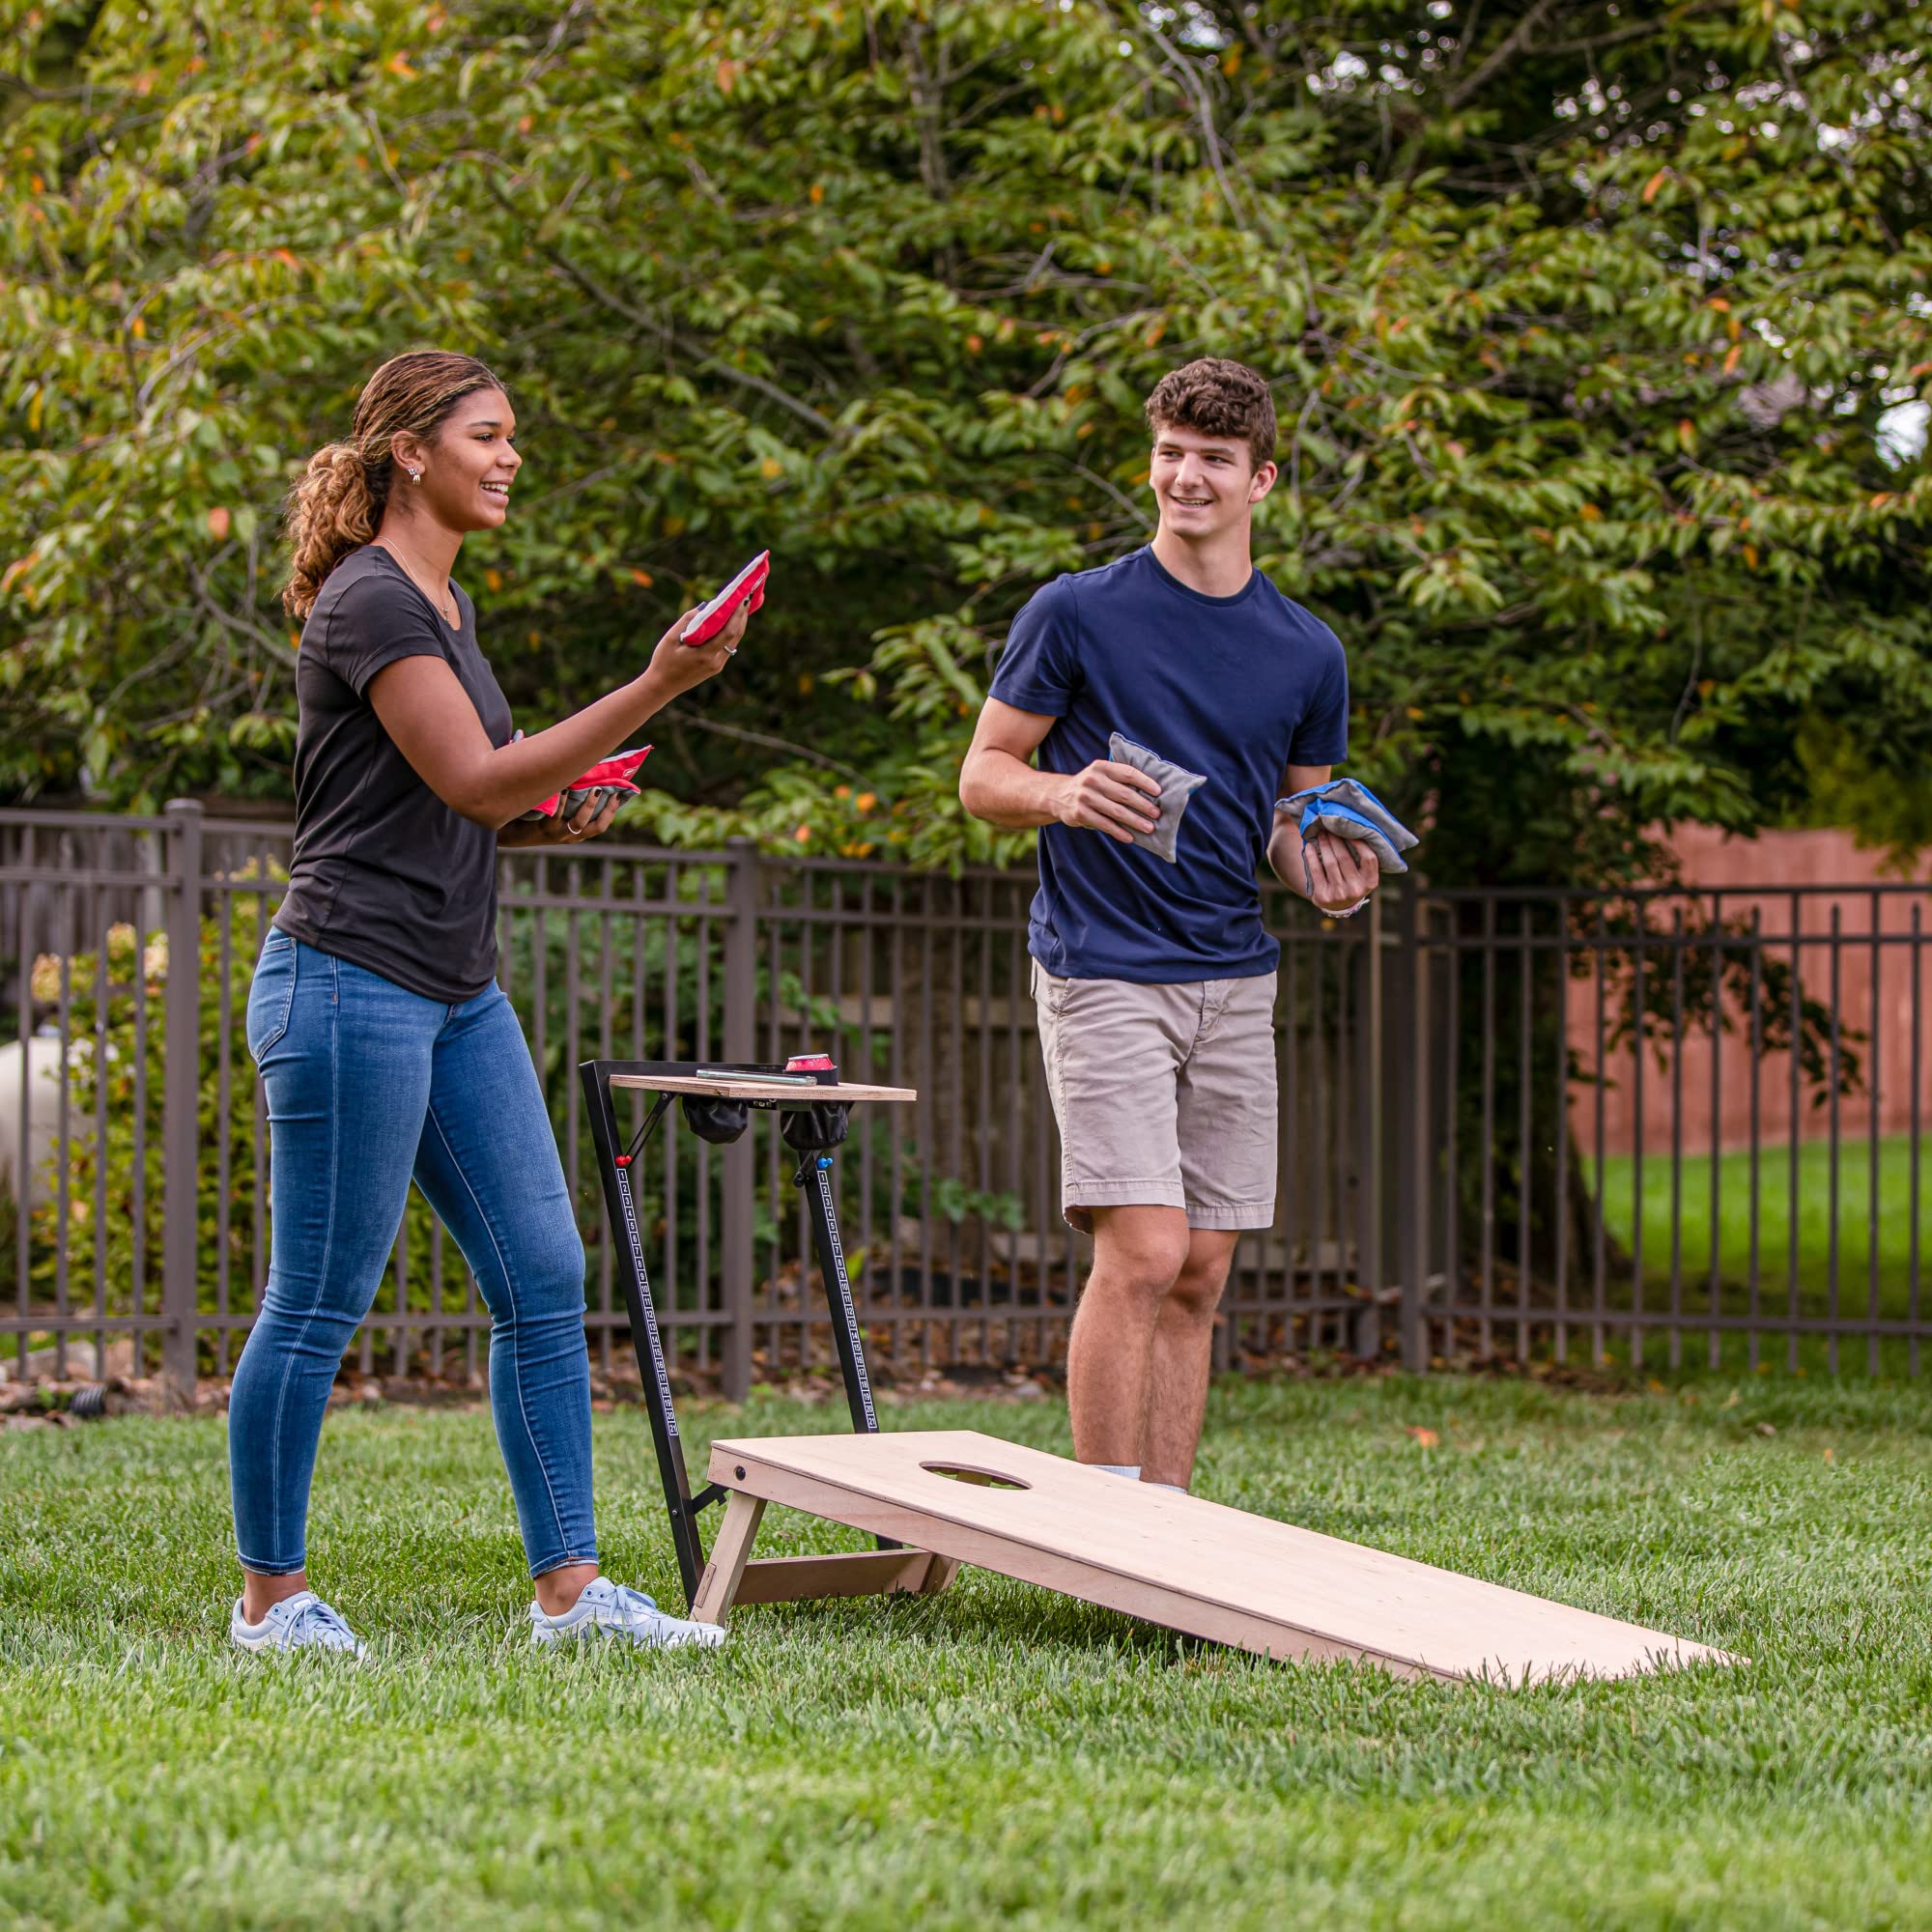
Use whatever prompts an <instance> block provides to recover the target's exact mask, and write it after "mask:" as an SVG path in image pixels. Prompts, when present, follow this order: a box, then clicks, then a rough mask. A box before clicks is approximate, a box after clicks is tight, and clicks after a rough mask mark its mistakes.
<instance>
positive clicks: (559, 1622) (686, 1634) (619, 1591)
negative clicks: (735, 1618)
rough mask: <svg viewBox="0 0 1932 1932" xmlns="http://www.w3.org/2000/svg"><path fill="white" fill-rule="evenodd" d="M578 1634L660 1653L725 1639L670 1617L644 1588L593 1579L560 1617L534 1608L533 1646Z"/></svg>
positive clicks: (713, 1628)
mask: <svg viewBox="0 0 1932 1932" xmlns="http://www.w3.org/2000/svg"><path fill="white" fill-rule="evenodd" d="M573 1636H622V1637H629V1638H630V1640H631V1641H632V1642H633V1643H641V1644H647V1645H649V1646H650V1647H651V1648H652V1649H655V1650H680V1649H684V1648H687V1647H688V1648H691V1649H696V1650H716V1649H717V1648H718V1646H719V1645H720V1644H721V1643H723V1642H724V1641H725V1628H724V1626H723V1625H722V1624H694V1623H687V1622H686V1621H685V1620H684V1618H682V1617H668V1616H666V1615H665V1613H664V1612H663V1611H662V1610H661V1609H659V1608H658V1606H657V1605H656V1604H654V1603H653V1602H652V1601H651V1600H650V1598H648V1597H647V1596H645V1595H644V1593H643V1592H642V1591H641V1590H632V1589H627V1588H626V1587H625V1586H624V1585H623V1584H622V1583H613V1582H611V1579H610V1577H592V1578H591V1580H590V1581H589V1582H588V1583H586V1584H584V1586H583V1594H582V1596H581V1597H579V1598H578V1600H577V1601H576V1603H574V1604H573V1605H571V1606H570V1608H569V1609H567V1610H565V1611H564V1613H563V1614H562V1616H560V1617H552V1616H546V1615H545V1614H544V1610H543V1606H542V1605H539V1604H532V1605H530V1641H531V1642H532V1643H540V1644H541V1643H561V1642H562V1641H563V1640H564V1638H566V1637H573Z"/></svg>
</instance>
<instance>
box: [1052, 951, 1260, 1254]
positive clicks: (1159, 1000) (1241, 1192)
mask: <svg viewBox="0 0 1932 1932" xmlns="http://www.w3.org/2000/svg"><path fill="white" fill-rule="evenodd" d="M1033 992H1034V999H1035V1000H1036V1002H1037V1005H1038V1008H1039V1038H1040V1048H1041V1051H1042V1053H1043V1055H1044V1057H1045V1060H1046V1086H1047V1092H1048V1093H1049V1094H1051V1095H1052V1096H1053V1111H1054V1115H1055V1118H1056V1119H1057V1120H1058V1121H1059V1122H1060V1142H1061V1149H1062V1154H1061V1207H1062V1209H1063V1211H1064V1212H1065V1215H1066V1218H1067V1220H1068V1221H1069V1222H1071V1223H1072V1225H1073V1226H1074V1227H1076V1228H1078V1229H1080V1230H1082V1231H1083V1232H1088V1231H1091V1229H1092V1227H1093V1215H1092V1214H1091V1213H1090V1212H1088V1211H1087V1210H1089V1209H1090V1208H1119V1207H1126V1206H1142V1205H1147V1206H1154V1207H1162V1208H1185V1209H1186V1210H1187V1224H1188V1226H1189V1227H1191V1228H1267V1227H1271V1226H1273V1224H1274V1184H1275V1124H1276V1112H1277V1110H1276V1101H1275V1077H1274V975H1273V974H1272V973H1268V974H1264V975H1263V976H1261V977H1259V978H1256V979H1249V980H1192V981H1189V982H1187V983H1184V984H1180V985H1172V986H1142V985H1136V984H1134V983H1133V982H1131V981H1129V980H1060V979H1056V978H1055V977H1054V976H1053V975H1052V974H1051V973H1049V972H1048V971H1047V970H1046V969H1045V968H1044V967H1043V966H1041V965H1040V964H1039V963H1038V962H1037V961H1035V962H1034V968H1033Z"/></svg>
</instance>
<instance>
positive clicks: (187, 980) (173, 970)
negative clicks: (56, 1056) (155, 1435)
mask: <svg viewBox="0 0 1932 1932" xmlns="http://www.w3.org/2000/svg"><path fill="white" fill-rule="evenodd" d="M166 817H167V821H168V834H167V838H168V883H167V884H166V886H165V887H164V888H163V893H164V901H165V904H166V907H167V938H168V988H167V998H166V1001H165V1004H164V1006H163V1008H162V1026H163V1037H164V1039H165V1041H166V1048H167V1072H166V1082H165V1085H164V1087H163V1089H162V1097H161V1201H162V1222H163V1230H162V1236H161V1324H162V1326H161V1383H162V1386H163V1388H164V1389H165V1391H166V1393H167V1396H168V1398H169V1400H170V1401H173V1402H179V1403H184V1404H187V1403H192V1402H193V1401H194V1375H195V1357H196V1345H197V1343H198V1342H199V1340H200V1336H199V1334H198V1332H197V1330H196V1326H195V1315H196V1312H197V1301H198V1295H197V1293H196V1288H197V1284H196V1280H195V1274H196V1268H197V1263H198V1256H197V1248H198V1240H197V1236H198V1235H199V1233H200V1223H201V1123H200V1119H199V1113H200V1104H201V807H200V806H199V805H198V804H197V803H196V802H195V801H194V800H193V799H187V798H174V799H170V800H169V801H168V803H167V807H166Z"/></svg>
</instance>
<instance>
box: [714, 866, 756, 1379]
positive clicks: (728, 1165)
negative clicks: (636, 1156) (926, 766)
mask: <svg viewBox="0 0 1932 1932" xmlns="http://www.w3.org/2000/svg"><path fill="white" fill-rule="evenodd" d="M725 905H726V906H727V907H728V908H729V913H730V916H729V918H728V919H727V920H726V921H725V1059H726V1060H727V1061H733V1060H750V1059H752V1058H753V1049H754V1045H755V1042H756V1038H757V1005H758V852H757V847H756V846H755V845H754V844H753V842H752V841H751V840H750V839H749V838H733V839H729V840H727V841H726V856H725ZM722 1167H723V1174H722V1179H723V1181H724V1189H725V1204H724V1205H725V1226H724V1239H723V1242H722V1248H723V1255H722V1259H723V1262H724V1266H725V1352H724V1361H723V1369H724V1384H725V1400H726V1401H727V1402H743V1401H744V1399H745V1398H746V1396H748V1395H749V1394H750V1393H751V1389H752V1268H753V1251H752V1228H753V1214H754V1212H755V1210H756V1206H757V1194H756V1168H755V1162H754V1160H753V1136H752V1135H750V1134H743V1135H741V1136H740V1137H739V1138H738V1139H737V1140H735V1141H733V1142H732V1143H731V1145H730V1146H729V1147H727V1148H726V1149H725V1158H724V1161H723V1163H722Z"/></svg>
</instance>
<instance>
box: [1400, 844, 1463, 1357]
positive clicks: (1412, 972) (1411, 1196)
mask: <svg viewBox="0 0 1932 1932" xmlns="http://www.w3.org/2000/svg"><path fill="white" fill-rule="evenodd" d="M1425 932H1426V925H1425V922H1424V919H1423V912H1422V886H1421V882H1420V881H1419V880H1418V879H1417V878H1416V877H1415V875H1414V874H1413V873H1410V874H1409V877H1408V879H1407V881H1406V884H1405V885H1404V887H1403V889H1402V946H1401V952H1400V957H1401V961H1402V966H1401V970H1400V972H1399V974H1398V976H1397V996H1396V997H1397V1008H1396V1011H1397V1027H1396V1042H1397V1044H1396V1057H1395V1065H1396V1067H1397V1069H1398V1070H1397V1073H1396V1086H1395V1091H1396V1092H1397V1093H1398V1094H1403V1093H1404V1089H1405V1082H1404V1075H1405V1074H1406V1094H1405V1097H1403V1098H1402V1099H1400V1100H1399V1101H1398V1111H1397V1115H1396V1135H1395V1145H1396V1164H1395V1171H1396V1203H1397V1206H1396V1216H1397V1223H1398V1225H1399V1226H1400V1228H1401V1230H1402V1234H1401V1248H1402V1310H1401V1315H1400V1318H1399V1319H1400V1323H1401V1327H1400V1340H1401V1345H1402V1365H1403V1367H1404V1368H1405V1369H1406V1370H1407V1371H1408V1373H1409V1374H1410V1375H1421V1374H1422V1373H1423V1371H1424V1370H1426V1369H1427V1368H1428V1366H1429V1337H1428V1333H1427V1331H1426V1329H1425V1327H1424V1325H1423V1308H1424V1306H1425V1304H1426V1302H1427V1300H1428V1297H1429V1202H1430V1147H1429V1123H1430V1119H1431V1109H1430V1094H1429V1020H1428V1011H1429V1009H1428V999H1429V973H1428V969H1427V964H1426V962H1425V959H1424V957H1423V939H1424V936H1425ZM1450 1131H1451V1132H1452V1133H1453V1132H1454V1131H1455V1121H1454V1118H1453V1116H1452V1118H1451V1121H1450Z"/></svg>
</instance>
